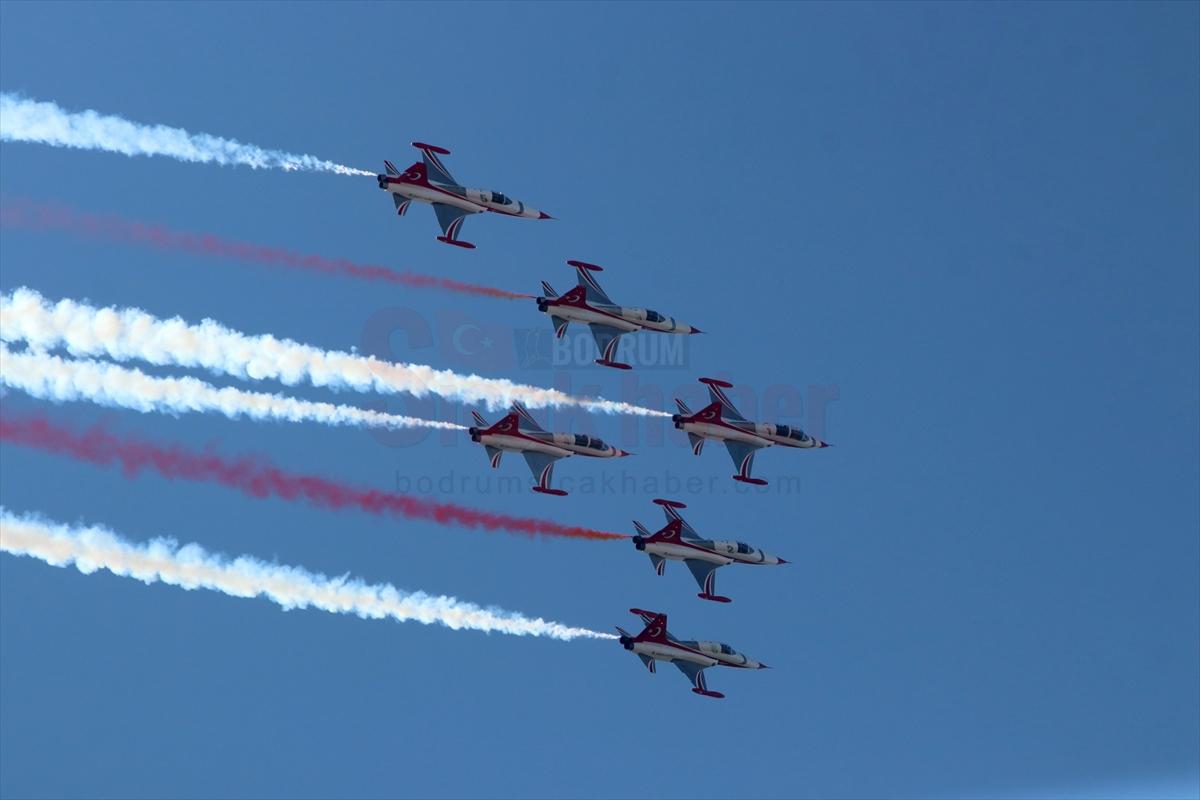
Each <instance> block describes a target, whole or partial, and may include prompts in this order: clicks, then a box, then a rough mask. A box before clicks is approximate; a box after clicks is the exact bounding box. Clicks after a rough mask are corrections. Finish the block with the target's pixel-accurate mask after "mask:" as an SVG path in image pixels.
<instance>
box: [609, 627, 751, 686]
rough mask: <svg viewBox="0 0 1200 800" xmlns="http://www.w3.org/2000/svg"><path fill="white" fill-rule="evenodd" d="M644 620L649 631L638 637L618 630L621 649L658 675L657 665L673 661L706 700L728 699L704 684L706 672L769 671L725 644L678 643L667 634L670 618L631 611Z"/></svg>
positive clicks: (678, 641)
mask: <svg viewBox="0 0 1200 800" xmlns="http://www.w3.org/2000/svg"><path fill="white" fill-rule="evenodd" d="M629 610H630V611H631V612H633V613H634V614H637V615H638V616H639V617H641V618H642V621H643V622H645V623H646V627H645V628H644V629H643V630H642V632H641V633H639V634H638V635H637V636H633V635H632V634H630V633H629V631H627V630H625V629H623V628H621V627H620V626H617V632H618V633H620V634H621V636H620V642H621V646H622V647H624V648H625V649H626V650H629V651H631V652H632V653H634V654H635V655H637V657H638V658H640V659H641V660H642V663H643V664H645V665H646V669H648V670H650V671H651V672H656V671H657V670H656V669H655V668H654V664H655V662H656V661H669V662H671V663H672V664H674V665H675V666H677V667H679V671H680V672H682V673H683V674H684V675H686V676H687V678H688V680H690V681H691V682H692V684H693V688H692V691H693V692H695V693H696V694H700V695H704V696H705V697H717V698H721V697H724V696H725V695H723V694H721V693H720V692H714V691H711V690H710V689H709V688H708V684H707V682H706V681H705V680H704V670H706V669H708V668H709V667H734V668H736V669H767V665H766V664H763V663H760V662H758V661H755V660H754V659H752V658H749V657H747V656H744V655H742V654H741V653H739V652H738V651H737V650H734V649H733V648H732V647H730V646H729V645H727V644H722V643H721V642H698V641H693V640H684V639H676V638H675V637H674V636H672V635H671V634H670V633H669V632H668V631H667V615H666V614H659V613H658V612H655V611H643V610H642V609H640V608H631V609H629Z"/></svg>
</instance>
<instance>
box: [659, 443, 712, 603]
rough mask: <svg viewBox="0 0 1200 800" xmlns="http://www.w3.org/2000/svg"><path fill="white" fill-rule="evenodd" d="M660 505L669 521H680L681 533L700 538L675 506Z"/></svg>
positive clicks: (691, 537)
mask: <svg viewBox="0 0 1200 800" xmlns="http://www.w3.org/2000/svg"><path fill="white" fill-rule="evenodd" d="M696 438H697V439H699V438H700V437H698V436H697V437H696ZM700 442H701V443H703V442H704V440H703V439H700ZM659 505H661V506H662V509H663V513H664V514H666V516H667V522H672V521H674V520H678V521H679V530H680V533H682V534H683V536H684V537H686V538H689V539H699V538H700V535H699V534H698V533H696V529H695V528H693V527H692V526H691V525H688V523H687V520H685V519H684V518H683V517H682V516H681V515H680V514H679V512H678V511H676V510H675V508H674V507H673V506H671V505H668V504H667V503H659ZM697 580H699V579H697Z"/></svg>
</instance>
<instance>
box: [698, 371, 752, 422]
mask: <svg viewBox="0 0 1200 800" xmlns="http://www.w3.org/2000/svg"><path fill="white" fill-rule="evenodd" d="M700 380H702V381H703V382H704V383H705V384H706V385H707V386H708V396H709V399H710V400H712V402H714V403H720V404H721V416H722V417H724V418H725V419H732V420H739V421H742V422H745V421H746V418H745V417H743V416H742V412H740V411H738V410H737V408H736V407H735V406H734V405H733V403H732V402H731V401H730V399H729V396H728V395H726V394H725V389H727V388H731V384H728V383H725V382H724V381H716V380H713V379H711V378H701V379H700Z"/></svg>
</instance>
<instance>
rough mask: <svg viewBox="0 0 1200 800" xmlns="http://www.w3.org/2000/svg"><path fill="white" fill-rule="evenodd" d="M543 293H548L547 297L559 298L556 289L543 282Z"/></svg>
mask: <svg viewBox="0 0 1200 800" xmlns="http://www.w3.org/2000/svg"><path fill="white" fill-rule="evenodd" d="M542 291H543V292H545V293H546V296H547V297H558V292H557V291H555V289H554V287H553V286H551V285H550V284H548V283H546V282H545V281H542Z"/></svg>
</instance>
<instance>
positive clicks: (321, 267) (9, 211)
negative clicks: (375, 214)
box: [0, 198, 533, 300]
mask: <svg viewBox="0 0 1200 800" xmlns="http://www.w3.org/2000/svg"><path fill="white" fill-rule="evenodd" d="M0 224H2V225H3V226H4V227H6V228H24V229H27V230H40V231H46V230H53V231H63V232H65V233H69V234H71V235H72V236H78V237H81V238H84V239H92V240H95V239H100V240H104V241H112V242H120V243H127V244H140V245H146V246H149V247H156V248H159V249H161V250H181V251H184V252H187V253H194V254H197V255H204V256H212V257H214V258H228V259H237V260H240V261H251V262H254V263H258V264H266V265H269V266H277V267H286V268H289V269H302V270H309V271H311V272H320V273H325V274H329V275H345V276H347V277H351V278H361V279H363V280H369V281H384V282H387V283H392V284H397V285H400V286H408V287H412V288H416V289H443V290H446V291H450V292H461V293H463V294H473V295H481V296H484V297H496V298H501V299H504V300H518V299H529V298H531V297H533V295H528V294H521V293H520V292H509V291H505V290H504V289H495V288H492V287H490V286H479V285H476V284H473V283H464V282H462V281H456V280H452V279H450V278H442V277H439V276H436V275H421V274H419V273H415V272H407V271H403V272H402V271H398V270H393V269H389V268H388V267H381V266H377V265H375V264H359V263H356V262H354V261H348V260H346V259H344V258H326V257H324V256H317V255H305V254H303V253H297V252H295V251H293V250H284V249H281V248H277V247H265V246H263V245H257V244H251V243H249V242H238V241H231V240H228V239H222V238H220V237H218V236H213V235H212V234H208V233H188V232H185V231H174V230H171V229H169V228H164V227H162V226H159V225H151V224H146V223H142V222H135V221H133V220H127V219H122V218H121V217H116V216H108V215H105V216H98V215H95V214H87V213H81V212H77V211H75V210H73V209H71V208H68V207H66V206H62V205H44V204H40V203H35V202H34V201H32V200H28V199H25V198H17V199H11V198H4V200H3V205H0Z"/></svg>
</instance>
